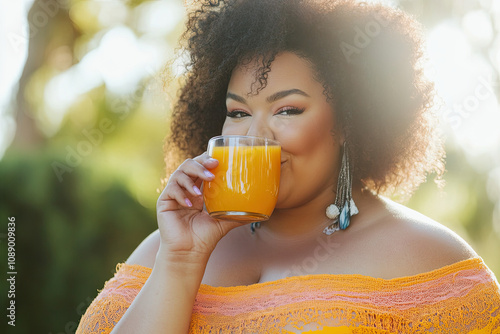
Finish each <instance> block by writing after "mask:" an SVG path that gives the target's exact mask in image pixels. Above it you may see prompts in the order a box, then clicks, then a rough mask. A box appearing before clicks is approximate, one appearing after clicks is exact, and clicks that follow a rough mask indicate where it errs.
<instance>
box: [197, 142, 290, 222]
mask: <svg viewBox="0 0 500 334" xmlns="http://www.w3.org/2000/svg"><path fill="white" fill-rule="evenodd" d="M208 154H209V155H210V156H211V157H212V158H214V159H217V160H218V161H219V165H218V166H217V167H216V168H214V169H213V170H211V172H212V173H213V174H214V175H215V179H214V180H213V181H210V182H204V184H203V198H204V201H205V207H206V209H207V211H208V213H209V214H210V215H211V216H212V217H214V218H217V219H229V220H238V221H242V222H249V221H251V222H257V221H263V220H267V219H269V217H270V216H271V213H272V212H273V210H274V207H275V205H276V200H277V198H278V190H279V184H280V173H281V145H280V144H279V143H278V142H277V141H275V140H272V139H267V138H261V137H251V136H217V137H214V138H212V139H210V141H209V142H208Z"/></svg>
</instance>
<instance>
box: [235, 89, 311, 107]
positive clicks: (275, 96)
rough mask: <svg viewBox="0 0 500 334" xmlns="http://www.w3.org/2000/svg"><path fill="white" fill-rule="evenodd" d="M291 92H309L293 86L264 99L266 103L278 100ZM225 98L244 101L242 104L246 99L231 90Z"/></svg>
mask: <svg viewBox="0 0 500 334" xmlns="http://www.w3.org/2000/svg"><path fill="white" fill-rule="evenodd" d="M293 94H298V95H302V96H305V97H310V96H309V94H307V93H306V92H304V91H303V90H300V89H297V88H293V89H288V90H282V91H280V92H277V93H274V94H273V95H271V96H269V97H268V98H267V99H266V101H267V102H268V103H272V102H275V101H278V100H279V99H282V98H284V97H286V96H288V95H293ZM226 99H232V100H235V101H237V102H240V103H244V104H246V103H247V101H246V100H245V99H244V98H243V97H241V96H239V95H236V94H233V93H231V92H227V94H226Z"/></svg>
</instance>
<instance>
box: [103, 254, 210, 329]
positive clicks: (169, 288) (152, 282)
mask: <svg viewBox="0 0 500 334" xmlns="http://www.w3.org/2000/svg"><path fill="white" fill-rule="evenodd" d="M160 248H161V247H160ZM207 261H208V258H206V259H205V258H195V257H193V256H185V257H184V256H175V257H174V258H172V257H171V256H169V254H164V253H163V251H162V249H160V250H159V251H158V255H157V258H156V261H155V264H154V267H153V271H152V272H151V275H150V277H149V278H148V280H147V281H146V284H145V285H144V287H143V288H142V289H141V291H140V292H139V294H138V295H137V297H136V298H135V299H134V301H133V303H132V304H131V305H130V307H129V308H128V310H127V312H125V314H124V315H123V317H122V318H121V320H120V321H119V322H118V324H117V325H116V327H115V328H114V329H113V331H112V333H165V332H166V331H168V332H169V333H187V332H188V330H189V323H190V320H191V311H192V309H193V304H194V300H195V297H196V293H197V291H198V288H199V286H200V283H201V279H202V278H203V273H204V271H205V266H206V263H207Z"/></svg>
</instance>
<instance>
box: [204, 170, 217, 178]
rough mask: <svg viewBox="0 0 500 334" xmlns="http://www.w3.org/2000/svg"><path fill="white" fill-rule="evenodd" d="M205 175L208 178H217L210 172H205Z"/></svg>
mask: <svg viewBox="0 0 500 334" xmlns="http://www.w3.org/2000/svg"><path fill="white" fill-rule="evenodd" d="M203 173H205V175H206V176H207V177H215V175H214V174H212V173H210V172H209V171H208V170H206V171H204V172H203Z"/></svg>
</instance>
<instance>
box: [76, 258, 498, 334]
mask: <svg viewBox="0 0 500 334" xmlns="http://www.w3.org/2000/svg"><path fill="white" fill-rule="evenodd" d="M150 273H151V269H150V268H146V267H142V266H139V265H128V264H119V265H118V266H117V272H116V274H115V276H114V277H113V278H112V279H110V280H109V281H108V282H106V284H105V286H104V289H103V290H102V291H101V292H100V293H99V295H98V296H97V297H96V298H95V300H94V301H93V302H92V304H91V305H90V307H89V308H88V309H87V312H86V313H85V314H84V315H83V317H82V319H81V321H80V325H79V327H78V329H77V331H76V333H77V334H79V333H109V332H110V331H111V330H112V329H113V326H114V325H115V324H116V322H118V321H119V320H120V318H121V316H122V315H123V314H124V313H125V311H126V310H127V308H128V307H129V305H130V304H131V303H132V301H133V300H134V298H135V296H136V295H137V293H138V292H139V290H140V289H141V288H142V286H143V285H144V283H145V282H146V280H147V279H148V277H149V275H150ZM427 332H439V333H500V286H499V284H498V281H497V280H496V278H495V276H494V274H493V273H492V272H491V271H490V270H489V269H488V267H487V266H486V265H485V264H484V262H483V260H482V259H480V258H474V259H469V260H464V261H461V262H458V263H455V264H452V265H449V266H446V267H443V268H440V269H436V270H433V271H431V272H427V273H423V274H419V275H415V276H409V277H401V278H394V279H389V280H385V279H380V278H373V277H368V276H362V275H308V276H296V277H288V278H284V279H280V280H277V281H272V282H265V283H257V284H252V285H248V286H235V287H212V286H208V285H204V284H202V285H201V286H200V289H199V291H198V295H197V297H196V301H195V304H194V307H193V313H192V319H191V327H190V333H427ZM165 333H168V329H166V330H165Z"/></svg>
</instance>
